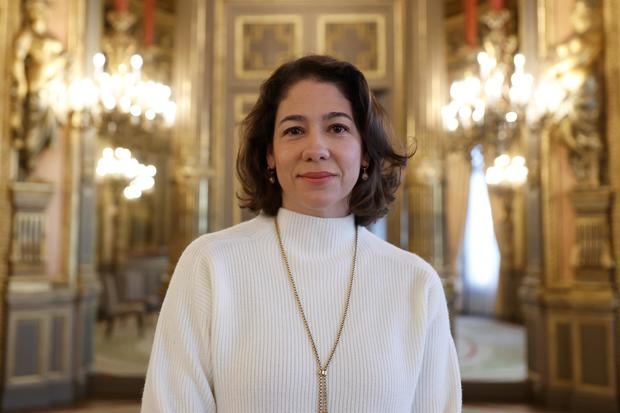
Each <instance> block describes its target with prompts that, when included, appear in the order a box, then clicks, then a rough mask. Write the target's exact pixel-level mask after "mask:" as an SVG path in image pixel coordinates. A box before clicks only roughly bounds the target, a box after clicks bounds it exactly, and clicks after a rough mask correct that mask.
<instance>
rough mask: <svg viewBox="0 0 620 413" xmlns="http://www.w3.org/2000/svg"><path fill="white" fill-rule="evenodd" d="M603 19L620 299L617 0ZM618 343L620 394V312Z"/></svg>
mask: <svg viewBox="0 0 620 413" xmlns="http://www.w3.org/2000/svg"><path fill="white" fill-rule="evenodd" d="M603 16H604V19H605V22H604V25H605V39H606V41H605V51H604V53H605V69H604V71H605V79H606V95H605V99H606V100H605V103H606V105H607V110H606V113H607V125H606V126H607V145H608V148H609V150H608V164H609V165H616V167H610V168H609V186H610V188H611V191H612V194H613V199H612V200H611V226H610V231H611V241H612V246H613V247H612V248H613V249H612V251H611V254H612V256H613V257H614V259H615V261H616V268H615V276H614V280H613V281H614V292H615V296H616V297H618V296H620V270H619V269H618V262H619V260H620V168H618V167H617V165H620V3H619V2H618V1H616V0H605V1H604V2H603ZM615 330H616V331H615V340H616V348H615V351H616V382H617V383H618V388H617V394H620V313H618V312H617V313H616V321H615Z"/></svg>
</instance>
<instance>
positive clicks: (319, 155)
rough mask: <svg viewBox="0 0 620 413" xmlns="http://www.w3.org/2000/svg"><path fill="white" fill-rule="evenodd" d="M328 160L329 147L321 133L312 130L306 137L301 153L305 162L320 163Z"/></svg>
mask: <svg viewBox="0 0 620 413" xmlns="http://www.w3.org/2000/svg"><path fill="white" fill-rule="evenodd" d="M328 158H329V147H328V145H327V142H326V137H325V136H324V135H323V133H322V132H321V131H320V130H318V129H314V130H311V131H310V132H309V133H308V135H307V136H306V147H305V148H304V152H303V159H304V160H305V161H320V160H325V159H328Z"/></svg>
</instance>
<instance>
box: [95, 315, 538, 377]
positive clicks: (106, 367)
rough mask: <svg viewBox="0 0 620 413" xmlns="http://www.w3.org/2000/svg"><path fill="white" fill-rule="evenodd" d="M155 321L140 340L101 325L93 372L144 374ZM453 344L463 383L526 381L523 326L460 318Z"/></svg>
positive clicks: (127, 325)
mask: <svg viewBox="0 0 620 413" xmlns="http://www.w3.org/2000/svg"><path fill="white" fill-rule="evenodd" d="M156 322H157V319H156V316H155V315H151V316H150V317H149V318H148V319H147V322H146V328H145V334H144V336H143V337H139V336H138V334H137V332H136V324H135V320H132V319H128V320H123V322H122V323H119V324H118V325H117V326H116V327H115V329H114V332H113V334H112V336H111V337H110V338H107V337H105V335H104V325H103V323H101V324H99V325H98V326H97V329H96V333H95V354H96V356H95V371H96V372H97V373H104V374H110V375H118V376H124V377H140V376H142V377H143V376H144V375H145V374H146V367H147V364H148V359H149V353H150V349H151V344H152V342H153V334H154V330H155V325H156ZM456 338H457V339H456V342H457V348H458V353H459V362H460V366H461V375H462V377H463V380H464V381H470V380H471V381H494V382H498V381H500V382H501V381H506V382H516V381H522V380H525V378H526V375H527V371H526V365H525V331H524V328H523V327H522V326H519V325H515V324H509V323H503V322H500V321H496V320H492V319H487V318H480V317H470V316H459V317H458V318H457V322H456Z"/></svg>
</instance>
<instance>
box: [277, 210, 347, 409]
mask: <svg viewBox="0 0 620 413" xmlns="http://www.w3.org/2000/svg"><path fill="white" fill-rule="evenodd" d="M274 223H275V226H276V235H277V236H278V243H279V244H280V253H281V254H282V260H283V261H284V265H285V266H286V271H287V272H288V280H289V282H290V283H291V288H292V289H293V295H294V296H295V301H296V302H297V309H298V310H299V314H300V315H301V319H302V321H303V322H304V328H305V329H306V335H307V336H308V339H309V340H310V344H311V345H312V352H313V353H314V359H315V360H316V365H317V375H318V381H319V401H318V413H327V368H328V367H329V363H330V362H331V361H332V358H333V357H334V352H335V351H336V347H337V346H338V342H339V341H340V336H341V335H342V329H343V328H344V322H345V320H346V319H347V313H348V312H349V302H350V301H351V289H352V288H353V279H354V278H355V267H356V263H357V240H358V228H357V226H355V247H354V250H353V265H352V266H351V277H350V278H349V286H348V289H347V296H346V299H345V303H344V312H343V314H342V319H341V320H340V325H339V326H338V334H337V335H336V340H335V341H334V345H333V346H332V349H331V351H330V352H329V356H328V357H327V361H326V362H325V365H323V364H322V363H321V358H320V357H319V351H318V350H317V348H316V343H315V342H314V338H313V337H312V333H311V332H310V326H309V325H308V320H307V318H306V313H305V312H304V307H303V306H302V305H301V300H300V299H299V293H298V292H297V285H296V284H295V280H294V279H293V274H292V273H291V266H290V265H289V263H288V257H287V256H286V253H285V252H284V244H283V243H282V236H281V235H280V227H279V226H278V219H277V218H274Z"/></svg>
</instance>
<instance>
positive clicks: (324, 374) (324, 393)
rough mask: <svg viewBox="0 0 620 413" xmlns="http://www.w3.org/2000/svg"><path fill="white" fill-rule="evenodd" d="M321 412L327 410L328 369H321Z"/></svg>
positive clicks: (324, 412)
mask: <svg viewBox="0 0 620 413" xmlns="http://www.w3.org/2000/svg"><path fill="white" fill-rule="evenodd" d="M318 407H319V409H318V411H319V413H328V412H327V370H326V369H320V370H319V406H318Z"/></svg>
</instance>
